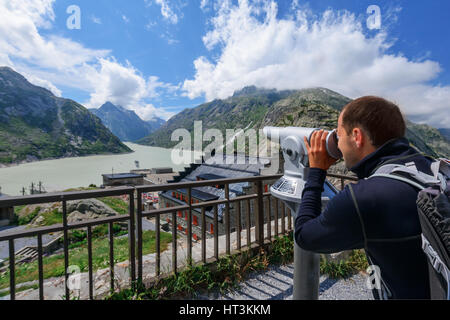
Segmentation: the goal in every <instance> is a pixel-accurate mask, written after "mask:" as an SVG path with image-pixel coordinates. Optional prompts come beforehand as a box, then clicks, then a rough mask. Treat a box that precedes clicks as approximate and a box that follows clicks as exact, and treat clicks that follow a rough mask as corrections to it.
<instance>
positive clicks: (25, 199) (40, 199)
mask: <svg viewBox="0 0 450 320" xmlns="http://www.w3.org/2000/svg"><path fill="white" fill-rule="evenodd" d="M282 176H283V175H282V174H278V175H270V176H254V177H244V178H230V179H221V180H208V181H190V182H180V183H169V184H158V185H148V186H138V187H136V188H133V187H117V188H111V189H101V190H87V191H71V192H54V193H45V194H37V195H29V196H13V197H9V196H7V197H2V199H1V200H0V208H3V207H10V206H19V205H29V204H40V203H51V202H59V201H63V200H66V201H71V200H83V199H91V198H102V197H108V196H116V195H123V194H127V193H130V192H133V191H134V190H137V191H138V192H139V193H140V194H141V193H143V192H152V191H153V192H156V191H167V190H173V189H180V188H187V187H204V186H213V185H217V184H219V183H220V184H230V183H239V182H255V181H261V180H262V181H264V180H274V179H279V178H281V177H282ZM327 176H328V177H333V178H342V179H346V180H350V181H358V178H356V177H352V176H348V175H340V174H334V173H327Z"/></svg>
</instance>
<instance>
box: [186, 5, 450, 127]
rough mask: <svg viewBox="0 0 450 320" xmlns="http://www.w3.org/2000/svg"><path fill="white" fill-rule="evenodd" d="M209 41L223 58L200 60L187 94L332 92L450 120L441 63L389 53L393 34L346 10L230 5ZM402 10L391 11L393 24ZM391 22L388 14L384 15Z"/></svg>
mask: <svg viewBox="0 0 450 320" xmlns="http://www.w3.org/2000/svg"><path fill="white" fill-rule="evenodd" d="M219 3H221V5H220V7H219V9H218V11H217V14H216V16H215V17H214V18H213V19H212V20H211V25H212V29H211V30H210V31H209V32H208V33H207V34H206V35H205V36H204V37H203V42H204V44H205V46H206V48H207V49H208V50H212V49H214V48H219V49H220V55H219V57H218V58H217V59H216V60H213V61H210V60H208V59H207V58H206V57H199V58H198V59H196V60H195V61H194V66H195V70H196V73H195V76H194V78H193V79H188V80H186V81H185V82H184V85H183V89H184V90H185V94H186V95H187V96H188V97H190V98H191V99H192V98H195V97H199V96H202V95H204V96H205V97H206V99H207V100H212V99H215V98H226V97H228V96H230V95H232V94H233V92H234V91H235V90H238V89H241V88H242V87H244V86H247V85H256V86H260V87H267V88H277V89H300V88H306V87H317V86H320V87H327V88H330V89H332V90H336V91H338V92H340V93H342V94H344V95H347V96H349V97H351V98H356V97H358V96H362V95H368V94H376V95H381V96H384V97H387V98H389V99H392V100H395V101H397V102H398V103H399V104H400V106H401V108H402V109H403V110H404V112H405V113H406V114H407V115H408V116H414V119H416V120H420V121H425V122H427V123H429V124H432V125H434V126H437V127H448V126H449V123H450V113H449V112H448V110H449V107H450V86H433V85H431V84H430V80H433V79H435V78H436V77H437V76H438V75H439V73H440V72H441V66H440V64H439V63H438V62H435V61H431V60H421V61H415V60H411V59H408V58H407V57H405V56H402V55H401V54H391V53H387V50H388V49H389V48H390V47H391V46H392V43H391V42H390V41H389V40H388V30H387V29H386V28H382V29H381V30H380V31H379V32H378V33H377V34H376V35H375V36H368V35H367V34H366V33H367V32H366V30H365V21H363V20H362V19H361V18H357V17H356V16H355V15H354V14H351V13H349V12H346V11H342V12H333V11H331V10H327V11H325V12H324V13H323V14H322V15H321V16H313V15H311V13H310V12H309V10H305V9H304V8H299V6H298V2H296V1H294V2H293V3H292V8H293V10H297V11H296V12H295V14H293V15H291V16H288V17H286V18H282V19H281V18H279V17H278V16H277V13H278V8H277V5H276V3H275V2H273V1H269V0H257V1H248V0H240V1H239V3H238V4H237V5H233V4H232V2H231V1H222V2H219ZM395 12H399V9H398V8H397V9H393V10H390V11H389V15H390V17H391V19H392V16H394V14H395ZM383 18H384V19H383V23H385V22H386V20H387V19H386V17H383Z"/></svg>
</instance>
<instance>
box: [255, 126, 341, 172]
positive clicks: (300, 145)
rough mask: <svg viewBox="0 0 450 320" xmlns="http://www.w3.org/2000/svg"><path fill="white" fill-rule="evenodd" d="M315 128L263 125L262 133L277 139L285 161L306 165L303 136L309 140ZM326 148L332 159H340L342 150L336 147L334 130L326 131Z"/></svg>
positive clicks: (271, 138) (307, 162)
mask: <svg viewBox="0 0 450 320" xmlns="http://www.w3.org/2000/svg"><path fill="white" fill-rule="evenodd" d="M318 130H320V129H317V128H302V127H287V128H278V127H265V128H264V129H263V132H264V134H265V135H266V137H267V138H268V139H270V140H276V139H279V141H280V147H281V149H282V150H283V154H284V157H285V160H286V161H293V162H294V161H296V160H297V158H298V160H299V161H300V162H301V163H302V164H303V165H304V166H308V164H309V161H308V152H307V149H306V146H305V143H304V140H303V138H304V137H306V138H307V139H308V142H311V136H312V134H313V132H315V131H318ZM326 148H327V152H328V154H329V155H330V156H331V157H332V158H334V159H341V158H342V152H341V151H340V150H339V148H338V138H337V134H336V130H333V131H331V132H329V133H328V136H327V141H326Z"/></svg>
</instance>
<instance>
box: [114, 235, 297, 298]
mask: <svg viewBox="0 0 450 320" xmlns="http://www.w3.org/2000/svg"><path fill="white" fill-rule="evenodd" d="M290 239H292V235H286V236H283V237H279V238H276V240H275V242H274V247H273V249H272V250H271V251H270V252H265V251H264V250H260V252H259V254H257V255H256V256H253V257H252V256H250V254H249V253H248V252H247V251H245V252H244V253H242V255H241V256H238V255H233V256H230V255H227V256H224V257H221V258H219V260H218V261H217V262H216V263H215V268H210V267H208V266H206V265H203V264H200V265H193V266H188V267H187V268H185V269H183V270H181V271H180V272H179V273H177V274H176V275H172V276H169V277H167V278H164V279H161V280H160V281H159V282H158V283H156V284H155V285H154V286H152V287H150V288H144V287H143V286H142V285H137V287H136V288H134V289H125V290H122V291H120V292H118V293H113V294H111V295H110V296H109V297H107V299H108V300H155V299H177V298H180V299H185V298H186V297H192V298H195V297H197V295H198V292H201V291H210V290H219V291H220V292H222V293H225V292H227V291H231V290H233V289H236V288H237V287H238V286H239V283H240V282H241V281H243V280H245V279H246V277H248V275H249V274H250V273H251V272H254V271H262V270H266V269H267V267H268V266H269V265H270V264H272V263H276V262H277V261H285V262H291V261H290V260H291V258H292V257H293V246H292V242H291V240H290Z"/></svg>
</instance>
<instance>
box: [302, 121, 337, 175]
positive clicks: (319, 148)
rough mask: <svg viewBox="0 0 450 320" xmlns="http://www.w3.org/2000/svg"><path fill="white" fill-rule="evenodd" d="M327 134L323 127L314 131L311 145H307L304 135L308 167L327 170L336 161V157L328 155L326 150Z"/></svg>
mask: <svg viewBox="0 0 450 320" xmlns="http://www.w3.org/2000/svg"><path fill="white" fill-rule="evenodd" d="M327 136H328V132H327V131H325V130H323V129H322V130H320V131H314V132H313V134H312V135H311V145H309V143H308V139H306V137H304V140H305V145H306V149H307V150H308V157H309V167H310V168H319V169H322V170H325V171H327V170H328V169H329V168H330V167H331V166H332V165H333V164H335V163H336V161H337V159H334V158H333V157H330V155H329V154H328V152H327Z"/></svg>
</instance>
